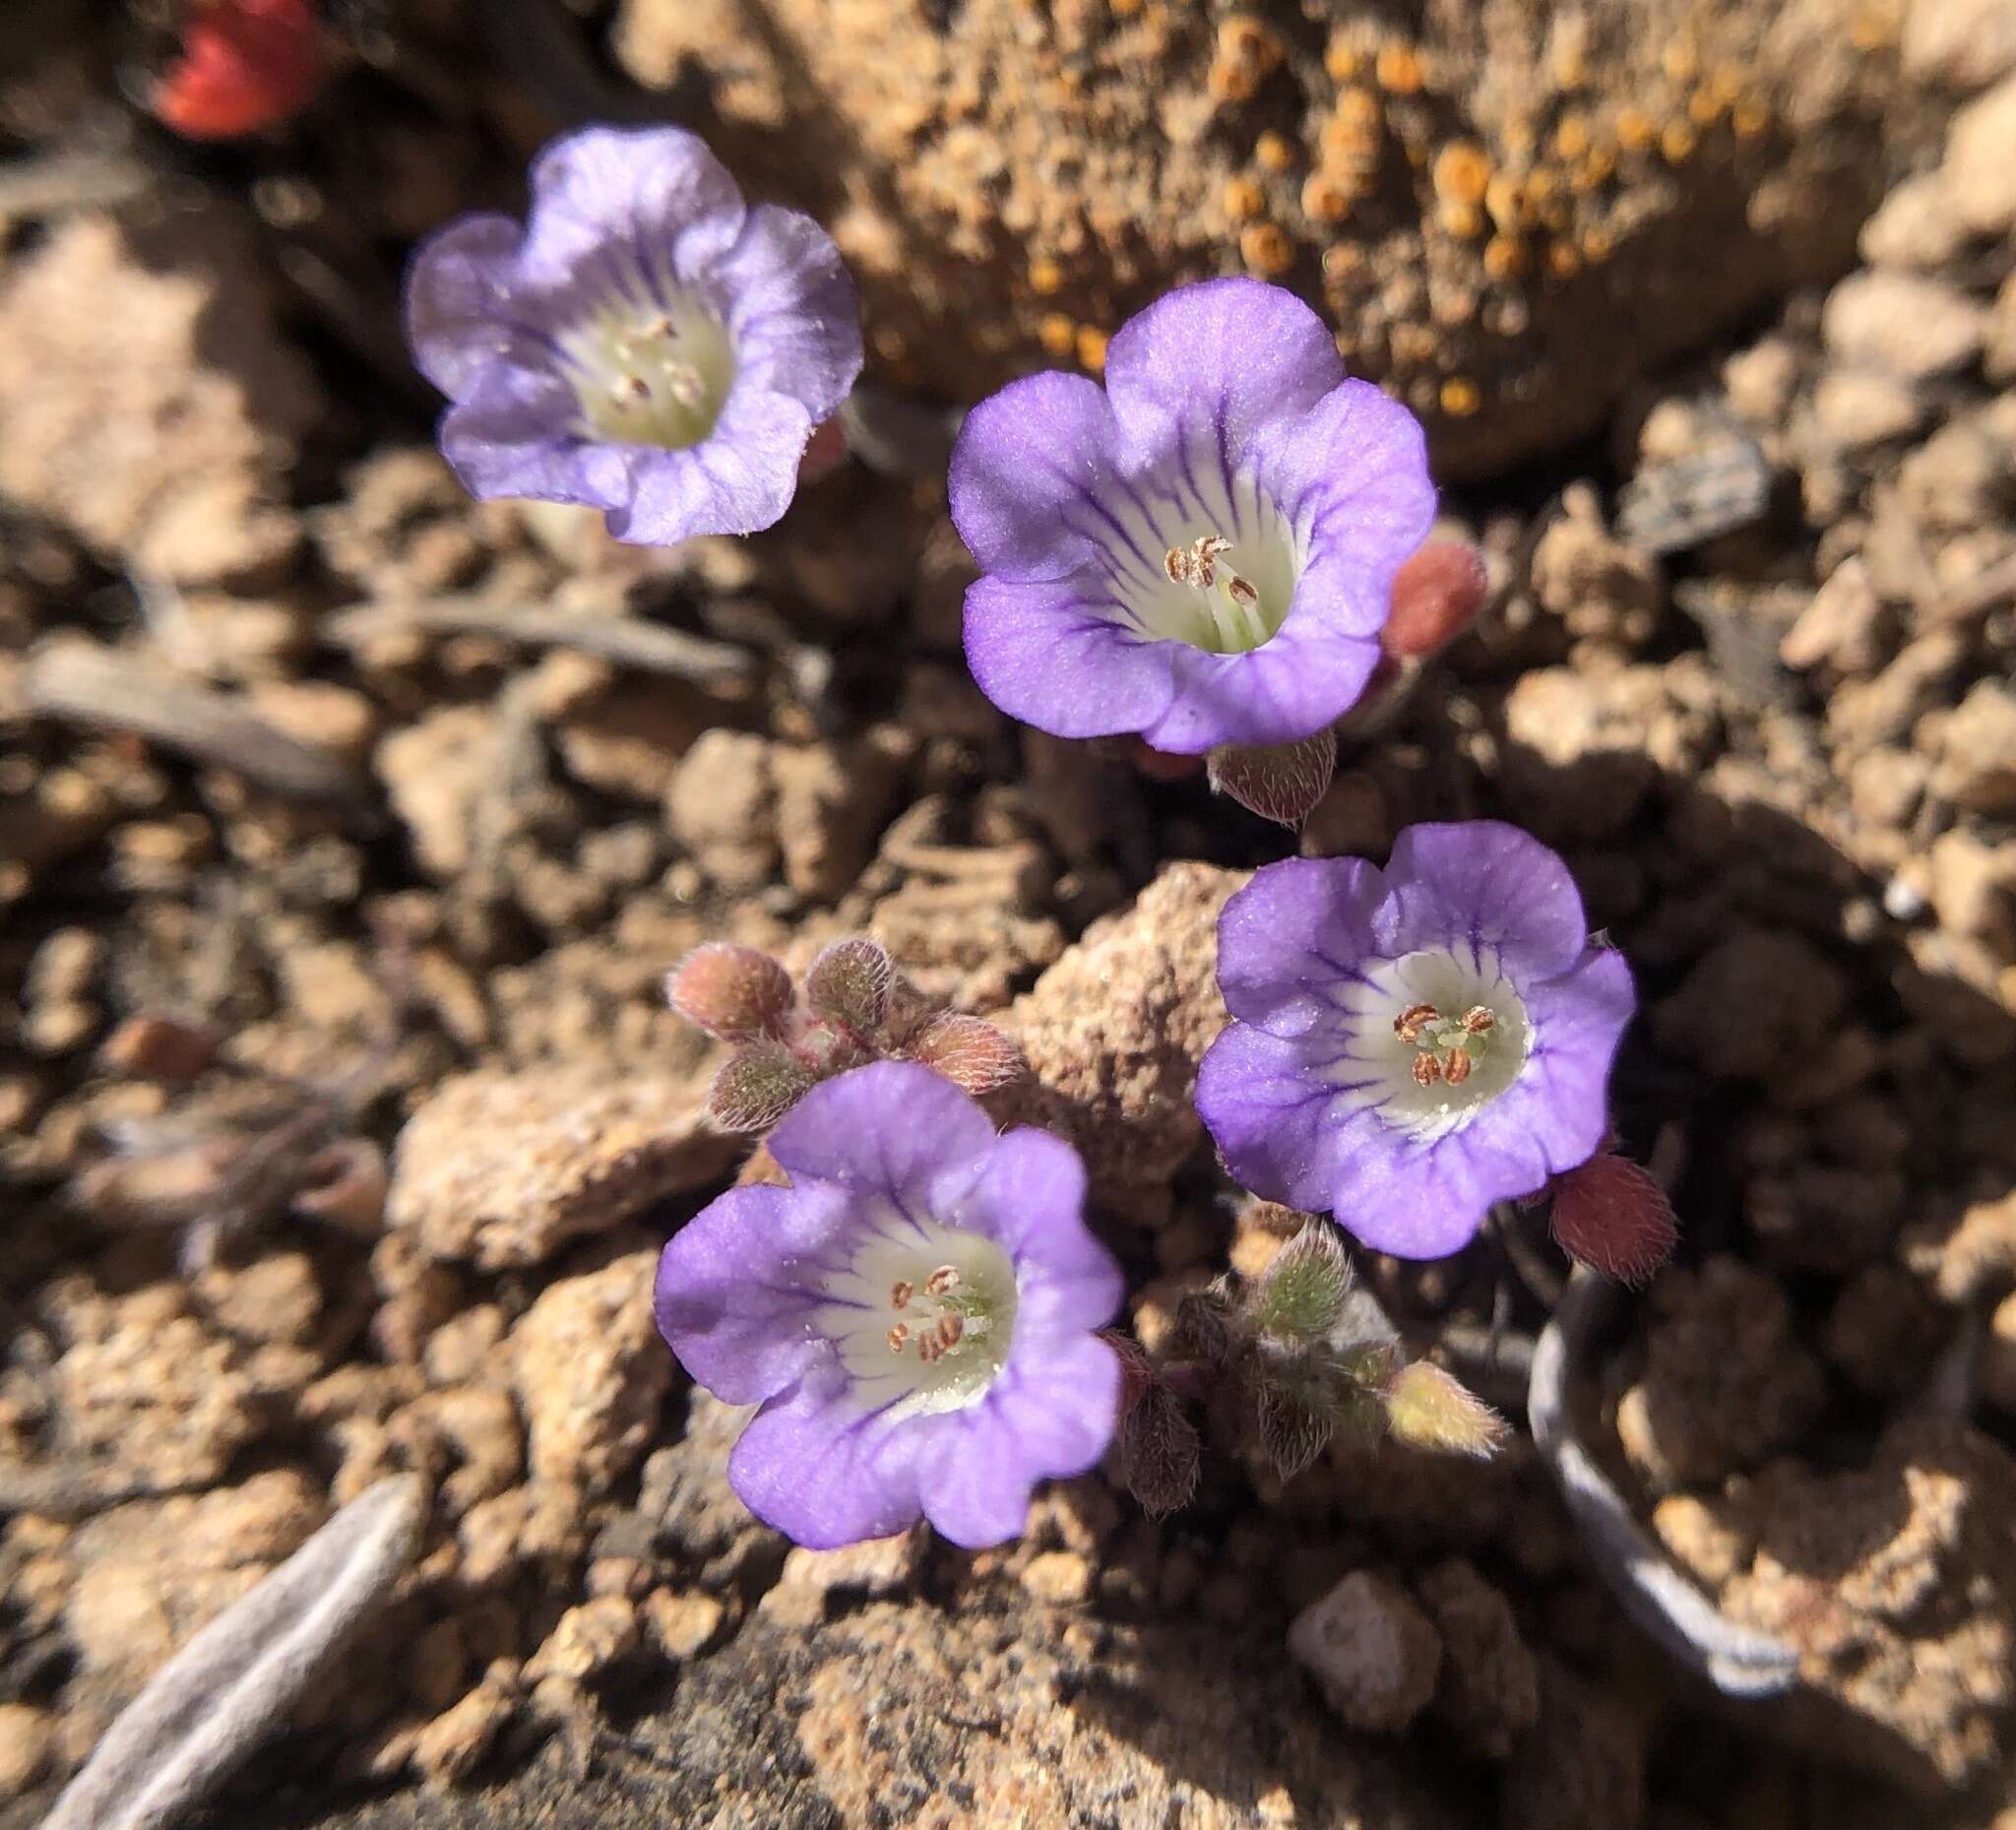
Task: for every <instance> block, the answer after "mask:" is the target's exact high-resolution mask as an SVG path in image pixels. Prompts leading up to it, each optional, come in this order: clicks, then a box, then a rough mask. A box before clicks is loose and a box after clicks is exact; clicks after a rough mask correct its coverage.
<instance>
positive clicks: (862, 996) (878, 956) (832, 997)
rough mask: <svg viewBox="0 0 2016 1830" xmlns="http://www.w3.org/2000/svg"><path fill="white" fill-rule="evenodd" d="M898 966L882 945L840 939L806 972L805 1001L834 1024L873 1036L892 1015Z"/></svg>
mask: <svg viewBox="0 0 2016 1830" xmlns="http://www.w3.org/2000/svg"><path fill="white" fill-rule="evenodd" d="M895 974H896V969H895V968H894V967H893V966H892V965H890V963H889V955H888V953H887V952H886V951H884V949H883V948H882V946H881V944H880V943H879V942H877V941H872V940H860V939H856V940H837V941H835V942H834V943H833V945H832V946H830V947H828V948H827V949H826V950H825V951H824V952H823V953H821V954H820V955H819V957H818V958H817V959H816V960H814V961H813V962H812V970H811V971H810V972H808V973H807V974H806V975H805V1002H806V1003H807V1004H809V1005H811V1007H812V1008H813V1009H814V1010H815V1011H817V1012H818V1013H819V1015H820V1016H822V1017H824V1018H826V1019H827V1020H828V1021H829V1022H831V1023H838V1024H841V1025H843V1026H845V1027H846V1028H847V1029H850V1030H851V1031H853V1032H854V1034H855V1035H857V1036H872V1035H874V1034H875V1032H876V1031H878V1030H879V1029H881V1027H882V1024H883V1021H884V1019H886V1018H887V1016H888V1015H889V983H890V980H891V979H892V978H894V977H895Z"/></svg>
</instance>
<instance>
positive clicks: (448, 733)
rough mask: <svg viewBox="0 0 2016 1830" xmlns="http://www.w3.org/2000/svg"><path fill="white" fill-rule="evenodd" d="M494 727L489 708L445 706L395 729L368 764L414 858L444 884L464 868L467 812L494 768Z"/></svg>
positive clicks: (468, 824) (467, 848)
mask: <svg viewBox="0 0 2016 1830" xmlns="http://www.w3.org/2000/svg"><path fill="white" fill-rule="evenodd" d="M493 723H494V720H493V717H492V714H491V712H490V709H489V708H488V707H487V706H479V705H452V706H442V707H440V708H439V709H437V710H435V711H431V712H427V713H424V714H423V715H422V716H421V717H419V718H417V719H415V720H414V721H413V722H412V723H411V724H410V725H404V726H401V727H400V728H399V729H397V730H395V731H393V732H392V733H391V734H390V735H389V736H387V737H386V739H385V740H384V742H382V743H381V744H379V746H378V749H377V752H376V754H375V756H374V757H373V759H372V761H373V766H374V767H375V768H376V770H377V772H378V777H379V779H380V780H381V781H382V782H383V783H384V784H385V791H386V793H387V795H388V796H389V797H390V798H391V801H392V806H393V810H394V811H395V812H396V813H397V814H398V815H399V817H400V819H401V820H402V821H404V822H405V824H406V828H407V831H408V833H409V834H410V837H411V839H412V846H413V855H414V856H415V857H417V858H418V860H419V862H420V864H421V866H422V867H423V868H424V869H425V870H426V871H427V872H428V874H429V875H431V876H434V877H438V878H441V879H443V880H444V881H445V880H448V879H452V878H454V877H456V876H459V875H460V874H461V873H462V872H463V871H464V870H466V869H468V868H469V863H470V829H471V814H472V810H473V807H474V805H475V802H476V799H477V796H478V795H479V794H481V792H482V791H483V788H484V785H485V783H486V781H487V779H488V777H489V776H490V774H491V772H492V771H493V770H494V767H495V759H494V756H493V753H492V752H493V745H492V743H491V741H490V730H491V726H492V724H493Z"/></svg>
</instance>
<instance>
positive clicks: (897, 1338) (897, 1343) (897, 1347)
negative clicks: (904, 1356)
mask: <svg viewBox="0 0 2016 1830" xmlns="http://www.w3.org/2000/svg"><path fill="white" fill-rule="evenodd" d="M909 1339H910V1330H909V1329H908V1328H907V1327H905V1326H904V1324H903V1323H902V1322H898V1323H897V1324H896V1326H895V1327H894V1328H892V1329H890V1331H889V1333H888V1336H887V1340H888V1342H889V1351H890V1352H891V1353H892V1354H901V1353H902V1352H903V1344H904V1343H905V1342H906V1341H908V1340H909ZM918 1351H919V1352H921V1351H922V1350H921V1349H919V1350H918Z"/></svg>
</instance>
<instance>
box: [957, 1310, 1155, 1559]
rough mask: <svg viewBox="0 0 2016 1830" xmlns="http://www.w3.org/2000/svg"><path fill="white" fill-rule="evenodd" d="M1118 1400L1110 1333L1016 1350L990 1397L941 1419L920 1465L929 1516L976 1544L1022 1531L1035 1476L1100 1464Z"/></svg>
mask: <svg viewBox="0 0 2016 1830" xmlns="http://www.w3.org/2000/svg"><path fill="white" fill-rule="evenodd" d="M1108 1313H1110V1311H1108ZM1119 1409H1120V1361H1119V1357H1118V1356H1117V1355H1116V1354H1114V1352H1113V1350H1112V1349H1111V1348H1109V1347H1108V1346H1106V1344H1105V1343H1104V1342H1103V1341H1101V1340H1099V1339H1097V1338H1096V1337H1094V1336H1092V1335H1088V1334H1080V1335H1078V1336H1077V1337H1075V1338H1074V1339H1072V1340H1071V1341H1069V1342H1068V1343H1066V1344H1064V1345H1062V1346H1060V1347H1058V1348H1057V1349H1055V1350H1054V1351H1053V1352H1050V1353H1046V1354H1042V1355H1040V1356H1036V1355H1031V1356H1018V1358H1017V1362H1016V1364H1015V1365H1014V1366H1013V1367H1011V1368H1010V1369H1009V1371H1008V1372H1007V1373H1006V1374H1004V1375H1003V1377H1002V1379H1001V1382H1000V1384H999V1385H998V1386H997V1387H996V1389H995V1391H994V1392H993V1393H992V1394H990V1395H989V1397H988V1399H987V1402H986V1403H985V1404H983V1405H978V1406H976V1407H975V1408H974V1409H973V1410H971V1411H966V1412H959V1413H956V1414H954V1415H952V1416H950V1417H945V1418H941V1419H939V1420H937V1422H936V1426H935V1428H934V1429H933V1432H932V1434H931V1437H930V1439H929V1441H928V1443H927V1444H926V1446H925V1448H924V1450H923V1453H922V1455H921V1457H920V1459H919V1461H918V1465H917V1493H918V1498H919V1500H920V1502H921V1504H922V1506H923V1512H924V1517H925V1518H927V1519H929V1520H930V1522H931V1524H932V1527H933V1528H934V1529H935V1530H936V1531H937V1532H938V1533H939V1534H940V1535H941V1536H943V1537H945V1538H948V1539H950V1540H951V1542H952V1543H954V1544H956V1545H961V1546H965V1547H966V1548H967V1549H969V1550H983V1549H985V1548H987V1547H988V1546H992V1545H997V1544H1002V1543H1004V1542H1006V1541H1007V1540H1008V1539H1010V1538H1014V1537H1017V1536H1018V1535H1019V1534H1020V1533H1021V1531H1022V1526H1023V1521H1024V1519H1025V1518H1026V1516H1027V1515H1028V1512H1029V1500H1030V1494H1031V1492H1032V1491H1033V1489H1034V1487H1035V1485H1036V1483H1037V1482H1038V1481H1040V1480H1062V1479H1065V1478H1067V1477H1069V1476H1072V1475H1081V1474H1084V1473H1085V1472H1086V1471H1087V1470H1088V1469H1090V1468H1093V1467H1095V1466H1096V1465H1097V1464H1098V1462H1099V1459H1100V1457H1101V1456H1103V1454H1104V1453H1105V1451H1106V1445H1107V1444H1108V1443H1110V1442H1111V1441H1112V1438H1113V1428H1114V1424H1115V1422H1116V1420H1117V1419H1118V1416H1119Z"/></svg>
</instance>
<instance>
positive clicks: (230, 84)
mask: <svg viewBox="0 0 2016 1830" xmlns="http://www.w3.org/2000/svg"><path fill="white" fill-rule="evenodd" d="M321 74H322V43H321V27H320V25H319V23H318V21H317V19H316V16H315V6H314V0H206V3H205V4H203V5H201V6H199V7H198V8H197V10H196V12H195V14H194V16H193V17H192V18H191V19H190V21H189V24H188V27H187V29H186V30H185V31H184V32H183V33H182V48H181V54H180V55H179V56H178V57H177V58H176V59H175V61H174V62H173V63H172V64H171V65H170V66H169V67H168V69H167V71H166V72H165V74H164V75H163V76H162V78H161V82H160V86H159V88H158V90H157V91H156V92H155V96H154V112H155V115H156V117H157V118H158V120H159V121H160V122H161V123H162V125H164V126H166V127H171V128H173V129H174V131H175V132H176V133H178V134H181V135H182V136H183V137H184V138H186V139H190V140H232V139H236V138H237V137H238V136H239V135H240V134H249V133H256V132H257V131H258V130H259V129H260V128H262V127H271V126H273V125H274V124H275V123H276V122H278V121H284V120H285V119H286V118H287V117H288V116H289V115H290V114H293V113H295V112H296V111H298V110H299V109H300V107H301V106H302V105H303V104H304V103H305V102H306V101H307V99H308V97H309V96H310V95H313V94H314V91H315V84H316V82H317V80H318V79H319V78H320V76H321Z"/></svg>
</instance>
